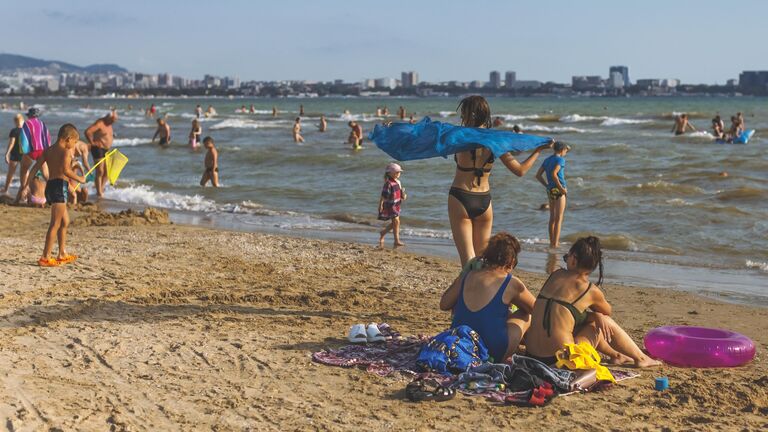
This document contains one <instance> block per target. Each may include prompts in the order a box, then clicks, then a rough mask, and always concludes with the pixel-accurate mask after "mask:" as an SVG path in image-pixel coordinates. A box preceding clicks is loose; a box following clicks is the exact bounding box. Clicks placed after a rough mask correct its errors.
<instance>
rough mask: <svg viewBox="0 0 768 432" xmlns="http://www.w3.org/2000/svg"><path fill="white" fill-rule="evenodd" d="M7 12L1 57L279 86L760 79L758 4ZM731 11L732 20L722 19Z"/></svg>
mask: <svg viewBox="0 0 768 432" xmlns="http://www.w3.org/2000/svg"><path fill="white" fill-rule="evenodd" d="M16 5H18V7H10V6H9V5H5V7H4V8H3V15H4V19H3V24H2V25H0V52H5V53H14V54H23V55H29V56H33V57H39V58H44V59H55V60H62V61H67V62H70V63H75V64H78V65H87V64H92V63H117V64H119V65H121V66H124V67H126V68H128V69H130V70H135V71H142V72H152V73H158V72H170V73H173V74H176V75H182V76H185V77H189V78H197V77H201V76H202V75H203V74H204V73H212V74H216V75H238V76H240V78H241V79H257V80H277V79H309V80H330V79H337V78H339V79H344V80H347V81H359V80H361V79H363V78H377V77H387V76H391V77H399V74H400V72H401V71H403V70H416V71H418V72H419V74H420V76H421V79H422V80H426V81H444V80H453V79H456V80H465V81H468V80H475V79H480V80H487V79H488V72H489V71H491V70H499V71H501V72H502V73H503V72H504V71H506V70H514V71H516V72H517V77H518V79H538V80H542V81H549V80H552V81H558V82H569V81H570V77H571V75H602V76H607V75H608V67H609V66H611V65H614V64H616V65H619V64H620V65H627V66H629V68H630V76H631V78H632V80H633V81H634V80H635V79H638V78H680V79H682V80H683V81H684V82H687V83H700V82H705V83H715V82H717V83H724V82H725V81H726V80H727V79H730V78H737V77H738V74H739V72H741V71H742V70H745V69H746V70H750V69H762V70H765V69H768V56H767V55H766V54H768V45H766V41H768V26H766V25H765V20H766V18H768V1H762V0H742V1H740V2H738V3H732V2H726V1H717V2H716V1H709V0H701V1H693V0H678V1H674V2H672V1H659V0H644V1H632V2H628V1H622V0H613V1H603V0H589V1H587V0H585V1H570V0H569V1H565V0H564V1H557V0H547V1H541V0H538V1H525V2H524V1H513V0H507V1H504V0H498V1H486V0H473V1H452V0H443V1H433V0H419V1H414V0H403V1H401V0H387V1H368V0H355V1H337V0H325V1H322V0H314V1H312V0H306V1H303V0H295V1H290V0H280V1H277V0H275V1H271V2H267V1H259V0H252V1H246V0H217V1H200V0H184V1H168V0H155V1H147V0H132V1H120V2H113V1H107V0H101V1H98V2H97V1H90V0H67V1H60V0H37V1H34V2H28V3H26V4H24V5H23V6H22V5H21V3H16ZM729 8H730V9H732V10H729Z"/></svg>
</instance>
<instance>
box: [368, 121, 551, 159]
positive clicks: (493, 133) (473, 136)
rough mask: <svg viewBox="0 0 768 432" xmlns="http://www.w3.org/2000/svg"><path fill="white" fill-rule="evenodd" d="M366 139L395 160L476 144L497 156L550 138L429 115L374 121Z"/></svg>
mask: <svg viewBox="0 0 768 432" xmlns="http://www.w3.org/2000/svg"><path fill="white" fill-rule="evenodd" d="M368 139H370V140H371V141H373V142H374V143H376V146H377V147H379V148H380V149H381V150H383V151H384V153H386V154H388V155H390V156H392V157H393V158H394V159H396V160H398V161H409V160H416V159H428V158H433V157H436V156H442V157H447V156H448V155H451V154H455V153H459V152H463V151H468V150H474V149H476V148H478V147H485V148H487V149H489V150H490V151H491V152H493V156H494V157H497V158H499V157H501V156H502V155H504V154H505V153H508V152H511V151H525V150H533V149H535V148H536V147H539V146H541V145H544V144H546V143H548V142H549V141H550V140H551V138H547V137H540V136H536V135H525V134H517V133H514V132H511V131H502V130H494V129H483V128H472V127H464V126H456V125H452V124H448V123H441V122H433V121H432V120H430V118H429V117H424V118H423V119H422V120H421V121H420V122H418V123H415V124H410V123H393V124H392V125H390V126H382V125H376V126H375V127H374V128H373V132H371V133H370V134H369V135H368Z"/></svg>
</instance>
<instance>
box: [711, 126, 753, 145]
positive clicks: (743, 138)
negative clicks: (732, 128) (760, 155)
mask: <svg viewBox="0 0 768 432" xmlns="http://www.w3.org/2000/svg"><path fill="white" fill-rule="evenodd" d="M754 134H755V130H754V129H747V130H745V131H744V133H742V134H741V135H739V136H737V137H736V138H735V139H734V140H733V141H731V142H728V141H725V140H721V139H719V140H717V143H718V144H746V143H748V142H749V140H750V139H751V138H752V135H754Z"/></svg>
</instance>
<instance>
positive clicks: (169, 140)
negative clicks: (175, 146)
mask: <svg viewBox="0 0 768 432" xmlns="http://www.w3.org/2000/svg"><path fill="white" fill-rule="evenodd" d="M165 136H166V139H167V140H168V143H169V144H170V142H171V127H170V126H169V125H168V123H166V124H165Z"/></svg>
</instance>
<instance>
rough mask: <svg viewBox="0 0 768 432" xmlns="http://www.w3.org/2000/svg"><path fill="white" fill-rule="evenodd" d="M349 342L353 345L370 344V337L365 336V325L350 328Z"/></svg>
mask: <svg viewBox="0 0 768 432" xmlns="http://www.w3.org/2000/svg"><path fill="white" fill-rule="evenodd" d="M347 340H348V341H350V342H352V343H366V342H368V336H367V335H366V334H365V326H364V325H363V324H355V325H353V326H352V327H350V328H349V335H348V336H347Z"/></svg>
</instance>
